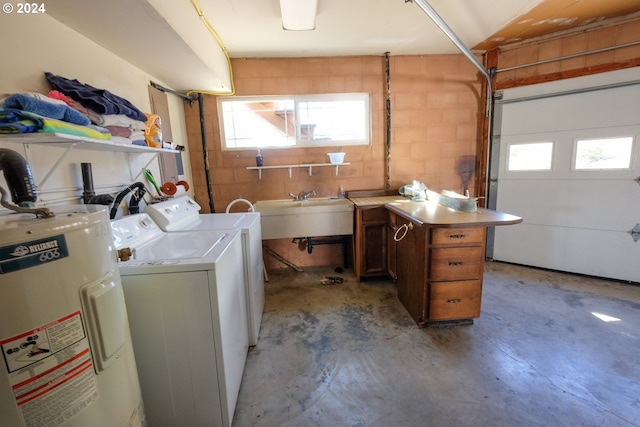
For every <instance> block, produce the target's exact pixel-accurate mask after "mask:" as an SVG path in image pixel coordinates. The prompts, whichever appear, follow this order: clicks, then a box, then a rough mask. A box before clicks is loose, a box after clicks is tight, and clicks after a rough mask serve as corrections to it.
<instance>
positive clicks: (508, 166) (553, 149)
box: [505, 140, 557, 173]
mask: <svg viewBox="0 0 640 427" xmlns="http://www.w3.org/2000/svg"><path fill="white" fill-rule="evenodd" d="M540 144H551V155H550V158H549V168H546V169H511V158H510V154H511V147H513V146H523V145H540ZM556 145H557V141H555V140H551V141H549V140H546V141H526V142H511V143H509V144H507V147H506V153H505V154H506V156H505V171H506V172H508V173H527V172H531V173H544V172H552V171H553V169H554V163H555V154H556Z"/></svg>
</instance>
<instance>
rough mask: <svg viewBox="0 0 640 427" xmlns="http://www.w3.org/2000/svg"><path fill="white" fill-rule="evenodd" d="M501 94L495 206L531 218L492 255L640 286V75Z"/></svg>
mask: <svg viewBox="0 0 640 427" xmlns="http://www.w3.org/2000/svg"><path fill="white" fill-rule="evenodd" d="M502 96H503V98H502V100H501V101H499V102H498V103H497V107H496V114H495V117H496V122H495V127H494V129H495V132H494V134H495V139H494V145H493V150H494V160H493V161H492V164H493V166H492V174H491V176H492V185H491V188H492V194H493V193H494V192H495V197H493V198H492V199H490V206H492V207H495V209H497V210H499V211H504V212H508V213H512V214H515V215H519V216H522V217H523V218H524V221H523V223H522V224H519V225H516V226H510V227H497V228H496V230H495V239H494V247H493V253H492V257H493V259H495V260H500V261H507V262H514V263H518V264H524V265H531V266H537V267H543V268H551V269H555V270H561V271H568V272H574V273H581V274H588V275H594V276H600V277H608V278H613V279H620V280H628V281H632V282H640V241H637V242H636V241H635V240H636V239H640V225H639V224H640V179H639V176H640V141H639V140H640V71H639V70H637V69H630V70H624V71H619V72H614V73H606V74H601V75H597V76H589V77H582V78H578V79H571V80H570V81H569V80H565V81H562V82H554V83H545V84H541V85H535V86H529V87H526V88H518V89H512V90H508V91H507V90H506V91H504V92H503V93H502ZM496 157H497V158H496ZM496 177H497V180H496V179H495V178H496ZM488 253H489V254H491V250H489V252H488Z"/></svg>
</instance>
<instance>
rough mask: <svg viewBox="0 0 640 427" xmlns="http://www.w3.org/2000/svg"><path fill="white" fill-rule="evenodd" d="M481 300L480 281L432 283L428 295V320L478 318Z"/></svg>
mask: <svg viewBox="0 0 640 427" xmlns="http://www.w3.org/2000/svg"><path fill="white" fill-rule="evenodd" d="M481 300H482V281H481V280H465V281H459V282H432V283H430V295H429V320H454V319H471V318H474V317H479V316H480V304H481Z"/></svg>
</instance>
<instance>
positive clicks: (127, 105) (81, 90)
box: [44, 72, 147, 122]
mask: <svg viewBox="0 0 640 427" xmlns="http://www.w3.org/2000/svg"><path fill="white" fill-rule="evenodd" d="M44 74H45V76H46V77H47V80H48V81H49V84H50V85H51V86H52V87H53V88H54V89H56V90H59V91H60V92H62V93H64V94H65V95H67V96H68V97H70V98H71V99H73V100H75V101H77V102H79V103H80V104H81V105H82V106H83V107H85V108H88V109H90V110H93V111H95V112H96V113H101V114H123V115H125V116H127V117H130V118H132V119H134V120H139V121H141V122H146V121H147V116H145V114H144V113H143V112H142V111H140V110H139V109H137V108H136V107H135V106H134V105H133V104H132V103H131V102H129V101H127V100H126V99H124V98H121V97H119V96H117V95H114V94H112V93H111V92H109V91H107V90H104V89H96V88H95V87H93V86H90V85H88V84H84V83H81V82H79V81H78V80H75V79H74V80H69V79H66V78H64V77H60V76H56V75H54V74H51V73H49V72H46V73H44Z"/></svg>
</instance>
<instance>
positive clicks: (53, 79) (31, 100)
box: [0, 72, 147, 145]
mask: <svg viewBox="0 0 640 427" xmlns="http://www.w3.org/2000/svg"><path fill="white" fill-rule="evenodd" d="M45 76H46V78H47V80H48V82H49V84H50V85H51V87H52V88H53V90H51V91H50V92H49V93H48V94H47V95H44V94H41V93H36V92H23V93H15V94H9V95H5V96H4V97H0V134H3V133H4V134H7V133H9V134H16V133H31V132H55V133H64V134H71V135H78V136H84V137H88V138H93V139H100V140H111V141H113V142H115V143H119V144H137V145H146V142H145V129H146V126H147V124H146V123H147V116H146V115H145V114H144V113H143V112H142V111H140V110H139V109H138V108H136V107H135V106H134V105H133V104H131V103H130V102H129V101H127V100H126V99H124V98H121V97H119V96H117V95H114V94H112V93H110V92H109V91H107V90H104V89H96V88H94V87H92V86H89V85H86V84H83V83H80V82H79V81H78V80H69V79H66V78H64V77H60V76H56V75H54V74H51V73H48V72H47V73H45Z"/></svg>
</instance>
